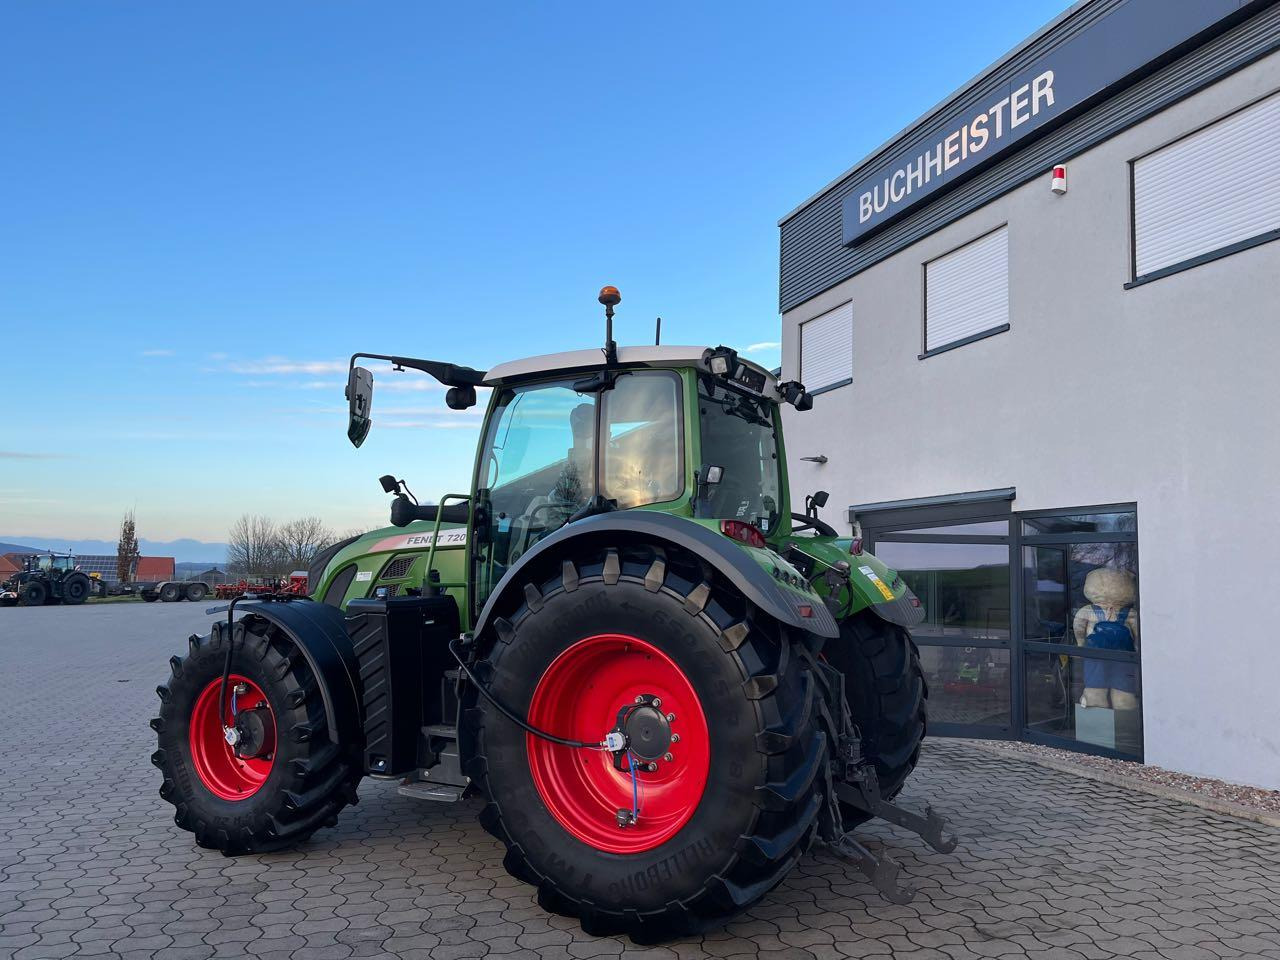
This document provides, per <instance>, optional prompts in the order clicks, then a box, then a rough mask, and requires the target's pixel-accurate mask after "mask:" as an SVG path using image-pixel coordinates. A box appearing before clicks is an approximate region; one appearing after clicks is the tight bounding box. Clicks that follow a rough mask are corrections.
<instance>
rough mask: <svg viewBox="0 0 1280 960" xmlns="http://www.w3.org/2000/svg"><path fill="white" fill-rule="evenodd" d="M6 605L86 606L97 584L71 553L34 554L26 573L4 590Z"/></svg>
mask: <svg viewBox="0 0 1280 960" xmlns="http://www.w3.org/2000/svg"><path fill="white" fill-rule="evenodd" d="M0 592H2V594H3V595H2V596H0V599H2V600H3V601H4V602H6V603H8V604H10V605H12V604H14V603H20V604H22V605H23V606H24V607H40V606H44V605H45V604H47V603H67V604H77V603H84V602H85V600H87V599H88V598H89V595H90V594H91V593H92V592H93V582H92V581H91V580H90V579H89V576H88V574H86V573H83V572H82V571H81V570H80V568H79V566H78V565H77V563H76V558H75V555H74V554H70V553H52V552H45V553H33V554H31V555H30V556H27V557H25V558H24V559H23V561H22V570H21V571H20V572H18V573H15V574H14V575H13V576H12V577H10V578H9V580H8V581H6V582H5V584H4V586H3V587H2V588H0Z"/></svg>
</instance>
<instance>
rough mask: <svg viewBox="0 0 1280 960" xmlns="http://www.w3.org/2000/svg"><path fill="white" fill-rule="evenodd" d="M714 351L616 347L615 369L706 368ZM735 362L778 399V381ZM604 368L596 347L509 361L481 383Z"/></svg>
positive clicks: (503, 382) (749, 364)
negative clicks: (755, 375)
mask: <svg viewBox="0 0 1280 960" xmlns="http://www.w3.org/2000/svg"><path fill="white" fill-rule="evenodd" d="M714 349H715V348H714V347H696V346H674V345H673V346H660V347H619V348H618V362H617V364H616V365H615V366H617V367H622V368H628V367H630V368H637V367H640V368H644V367H650V368H664V367H665V368H671V367H693V366H696V367H701V368H702V369H706V366H705V358H706V356H707V355H708V354H709V353H710V352H711V351H713V350H714ZM738 362H739V363H741V364H743V365H744V366H746V367H749V368H750V369H752V370H755V371H756V372H757V373H759V374H762V375H763V377H764V389H763V390H762V391H760V392H761V393H762V394H763V395H764V396H766V397H768V398H769V399H771V400H777V399H779V395H778V390H777V380H776V378H775V377H774V376H773V374H772V373H771V372H770V371H769V370H767V369H765V368H764V367H762V366H760V365H759V364H755V363H752V362H751V361H750V360H747V359H744V358H743V357H738ZM605 365H606V364H605V354H604V351H603V350H602V349H600V348H598V347H597V348H593V349H589V350H568V351H565V352H564V353H548V354H544V355H542V356H540V357H526V358H525V359H523V360H510V361H508V362H507V363H500V364H498V365H497V366H496V367H494V368H492V369H491V370H490V371H489V372H488V373H487V374H486V375H485V380H484V384H485V386H488V387H502V386H507V385H509V384H512V383H518V382H521V381H525V380H536V379H541V378H544V377H547V376H549V375H550V376H553V375H555V374H559V373H564V374H570V375H572V374H577V373H582V372H586V371H590V370H603V369H604V368H605Z"/></svg>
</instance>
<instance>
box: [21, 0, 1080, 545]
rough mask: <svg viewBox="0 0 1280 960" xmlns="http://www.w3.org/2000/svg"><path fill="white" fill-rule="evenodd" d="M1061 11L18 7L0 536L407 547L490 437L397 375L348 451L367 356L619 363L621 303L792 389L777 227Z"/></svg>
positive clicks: (1007, 6)
mask: <svg viewBox="0 0 1280 960" xmlns="http://www.w3.org/2000/svg"><path fill="white" fill-rule="evenodd" d="M1065 6H1066V4H1065V2H1064V0H1054V2H1041V0H1026V2H1017V3H1013V2H1006V3H995V2H989V0H973V2H968V3H964V4H957V3H929V2H919V3H915V4H912V5H909V6H908V5H899V4H885V3H878V4H868V3H833V4H785V5H784V4H764V3H733V4H711V3H707V4H667V3H659V4H630V5H605V4H585V3H583V4H571V3H544V4H529V3H522V4H515V3H510V4H504V3H496V4H486V5H475V4H454V5H449V6H445V5H442V4H441V5H437V4H425V3H362V4H357V3H338V2H314V0H309V2H305V3H301V2H295V3H289V2H274V3H271V4H260V3H237V2H218V3H197V2H189V3H180V4H178V3H172V4H161V3H142V2H127V3H126V2H98V0H95V2H84V3H81V2H70V0H65V2H58V3H39V2H34V0H33V2H26V3H17V2H10V3H8V4H6V7H5V13H4V24H5V26H4V29H3V31H0V83H2V84H3V89H4V91H5V95H4V98H3V105H2V106H0V143H3V149H0V344H2V345H0V372H2V373H3V383H4V388H5V396H6V398H7V402H6V404H5V415H4V418H3V420H2V421H0V535H20V534H32V535H40V536H47V537H107V538H110V537H113V536H114V534H115V532H116V529H117V527H118V523H119V518H120V515H121V513H122V511H124V510H125V509H128V508H131V507H132V508H135V509H136V511H137V515H138V521H139V530H140V533H142V534H144V535H146V536H148V537H151V538H154V539H171V538H176V537H184V536H185V537H196V538H199V539H206V540H220V539H223V538H224V535H225V533H226V529H227V527H228V526H229V525H230V523H231V522H232V520H233V519H234V518H235V517H236V516H238V515H239V514H240V513H243V512H262V513H267V514H270V515H272V516H275V517H277V518H280V519H287V518H289V517H292V516H297V515H302V514H312V513H314V514H318V515H320V516H322V517H324V518H325V519H326V521H327V522H328V523H329V524H330V525H331V526H333V527H335V528H337V529H344V528H349V527H355V526H372V525H376V524H381V523H383V522H385V517H386V498H385V496H384V495H383V494H382V493H381V491H380V489H379V488H378V485H377V480H376V478H377V477H378V475H380V474H382V473H387V472H395V473H397V474H402V475H404V476H405V477H406V478H407V479H408V480H409V482H410V485H411V486H412V487H413V488H414V490H415V491H416V492H418V493H419V495H421V496H432V497H436V496H439V495H441V494H443V493H446V492H449V491H456V490H462V489H464V488H465V487H466V486H467V483H468V477H469V474H470V469H471V458H472V452H473V449H474V445H475V440H476V424H477V422H478V416H476V415H474V414H475V411H472V412H471V413H470V414H454V413H451V412H449V411H448V410H447V409H446V408H445V407H444V404H443V398H442V396H441V393H440V391H439V390H437V389H434V387H433V386H432V382H431V381H428V380H426V379H425V378H416V377H415V376H414V375H412V374H405V375H400V376H399V377H398V378H396V379H395V380H394V381H393V380H392V378H391V376H390V375H386V376H379V377H378V383H377V399H376V401H375V412H376V416H377V422H376V424H375V427H374V430H373V432H372V434H371V435H370V438H369V440H368V441H367V442H366V444H365V445H364V447H362V448H361V449H360V450H359V451H356V450H353V449H352V448H351V447H350V446H349V445H348V444H347V443H346V440H345V438H344V425H345V422H344V421H345V415H344V412H343V402H342V383H343V373H342V372H341V371H342V369H344V368H345V358H346V357H347V356H349V355H350V354H351V353H352V352H354V351H356V350H368V351H372V352H386V353H391V352H395V353H405V354H410V355H415V356H426V357H432V358H438V359H449V360H455V361H459V362H463V363H468V364H472V365H475V366H478V367H482V368H483V367H487V366H490V365H492V364H494V363H497V362H499V361H501V360H504V359H512V358H515V357H519V356H524V355H528V354H536V353H546V352H552V351H557V350H562V349H570V348H575V347H582V346H594V345H596V344H597V342H598V341H599V340H600V338H601V329H600V328H601V322H600V311H599V307H598V305H597V304H596V303H595V293H596V291H597V290H598V288H599V287H600V285H601V284H603V283H614V284H616V285H617V286H619V287H620V288H621V290H622V294H623V298H624V299H623V303H622V306H621V307H620V309H619V314H618V321H617V324H618V338H619V340H621V341H622V342H624V343H625V342H645V341H646V339H647V338H648V337H649V336H651V333H652V325H653V318H654V317H655V316H657V315H661V316H662V317H663V339H664V340H665V341H667V342H672V343H677V342H683V343H699V342H712V343H714V342H721V341H723V342H728V343H732V344H735V345H737V346H739V347H740V348H743V347H750V346H751V345H763V346H759V347H758V348H757V350H756V352H754V353H753V354H752V355H753V357H754V358H755V359H758V360H760V361H762V362H765V363H770V364H771V363H776V362H777V360H778V353H777V349H776V341H777V340H778V323H779V321H778V313H777V256H778V252H777V242H778V238H777V228H776V222H777V220H778V218H779V217H780V216H782V215H783V214H785V213H786V212H787V211H789V210H790V209H791V208H792V207H794V206H795V205H796V204H798V203H799V202H801V201H802V200H804V199H805V198H806V197H808V196H809V195H810V194H812V193H813V192H815V191H816V190H818V189H819V188H820V187H822V186H823V185H825V184H826V183H827V182H828V181H830V180H831V179H832V178H833V177H835V176H836V175H838V174H839V173H841V172H842V171H843V170H845V169H846V168H847V167H849V166H851V165H852V164H853V163H854V162H856V161H857V160H859V159H860V158H861V157H862V156H864V155H865V154H866V153H867V152H869V151H870V150H871V149H873V148H875V147H876V146H878V145H879V144H880V143H881V142H883V141H884V140H885V139H886V138H887V137H889V136H890V135H892V134H893V133H895V132H896V131H898V130H899V129H901V128H902V127H903V126H905V125H906V124H907V123H909V122H910V121H911V120H913V119H914V118H915V117H917V116H918V115H919V114H920V113H921V112H923V111H924V110H925V109H927V108H928V107H930V106H932V105H933V104H934V103H935V102H937V101H938V100H940V99H941V98H942V97H943V96H945V95H946V94H948V93H950V92H951V91H952V90H953V89H955V88H956V87H957V86H959V85H960V84H961V83H962V82H964V81H965V80H967V79H968V78H969V77H970V76H972V75H973V74H974V73H976V72H977V71H978V70H980V69H981V68H983V67H984V66H986V65H987V64H989V63H990V62H991V61H993V60H994V59H996V58H997V57H998V56H1000V55H1001V54H1002V53H1003V52H1005V51H1006V50H1007V49H1009V48H1010V47H1012V46H1014V45H1015V44H1017V43H1018V42H1019V41H1020V40H1021V39H1022V38H1024V37H1025V36H1027V35H1028V34H1029V33H1031V32H1032V31H1034V30H1035V29H1036V28H1038V27H1039V26H1040V25H1041V24H1043V23H1045V22H1046V21H1048V20H1049V19H1051V18H1052V17H1053V16H1054V15H1056V14H1057V13H1058V12H1059V11H1060V10H1061V9H1063V8H1064V7H1065ZM393 386H394V387H396V389H390V388H392V387H393ZM414 386H417V387H420V388H424V389H413V387H414ZM22 398H29V399H30V400H31V401H32V407H31V408H30V409H31V412H29V413H25V414H22V415H19V413H18V406H19V403H20V402H21V399H22Z"/></svg>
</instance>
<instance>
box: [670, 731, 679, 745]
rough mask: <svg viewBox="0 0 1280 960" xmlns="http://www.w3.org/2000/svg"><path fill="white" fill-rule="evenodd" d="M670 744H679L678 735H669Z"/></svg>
mask: <svg viewBox="0 0 1280 960" xmlns="http://www.w3.org/2000/svg"><path fill="white" fill-rule="evenodd" d="M671 742H672V743H679V742H680V734H678V733H673V734H672V735H671Z"/></svg>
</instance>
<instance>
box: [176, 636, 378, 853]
mask: <svg viewBox="0 0 1280 960" xmlns="http://www.w3.org/2000/svg"><path fill="white" fill-rule="evenodd" d="M234 639H235V650H234V652H233V654H232V658H231V678H230V682H229V683H228V684H227V696H226V701H224V702H223V704H222V706H223V709H222V710H220V709H219V692H220V690H221V687H222V671H223V667H224V664H225V662H226V653H227V648H226V643H227V641H228V637H227V628H226V624H223V623H218V624H215V625H214V628H213V631H212V633H211V634H210V635H209V636H204V637H197V636H193V637H192V638H191V641H190V651H189V653H188V655H187V656H186V657H181V658H180V657H174V658H172V659H171V660H170V661H169V664H170V668H171V671H172V676H170V678H169V680H168V682H166V683H163V684H161V685H160V686H159V687H157V688H156V693H158V694H159V695H160V716H158V717H156V718H155V719H154V720H152V721H151V727H152V729H154V730H155V731H156V734H157V741H158V744H157V749H156V751H155V753H153V754H152V755H151V762H152V763H153V764H155V765H156V766H157V767H159V768H160V770H161V772H162V773H163V774H164V783H163V784H162V785H161V787H160V796H161V797H163V798H164V799H165V800H167V801H169V803H171V804H173V805H174V807H175V808H176V811H175V813H174V817H173V819H174V822H175V823H177V824H178V826H180V827H182V828H183V829H184V830H190V831H191V832H192V833H194V834H195V836H196V842H197V843H198V844H200V846H202V847H210V848H212V849H215V850H221V851H222V852H223V853H226V854H239V853H262V852H265V851H270V850H278V849H281V848H282V847H286V846H291V845H292V844H295V843H298V842H300V841H302V840H305V839H306V838H307V837H309V836H311V834H312V833H314V832H315V831H316V830H318V829H319V828H320V827H326V826H333V825H334V823H336V821H337V814H338V811H339V810H341V809H342V808H343V807H345V806H347V805H348V804H351V803H355V802H356V784H357V782H358V781H359V779H360V771H359V770H358V769H357V768H356V767H355V766H354V765H353V764H352V763H351V762H350V761H349V757H348V755H347V753H346V752H345V751H344V750H343V749H341V748H340V747H338V746H337V745H335V744H334V743H332V742H331V741H330V739H329V729H328V725H327V723H326V720H325V710H324V701H323V698H322V695H321V691H320V687H319V681H318V680H317V678H316V677H315V675H314V674H313V673H312V672H311V669H310V667H309V666H308V665H307V661H306V659H305V658H304V657H303V656H302V655H301V654H300V653H299V652H298V651H297V649H296V647H294V645H293V643H292V642H291V641H290V640H289V639H288V638H287V637H285V635H284V634H283V633H281V632H280V630H279V629H278V628H277V627H276V626H275V625H274V624H271V623H269V622H267V621H266V620H264V619H262V618H261V617H252V616H249V617H246V618H244V619H243V620H241V621H239V622H238V623H236V625H235V629H234ZM233 706H234V712H235V716H236V722H235V724H234V727H235V729H236V730H237V731H238V732H240V734H241V742H240V745H239V746H238V747H237V748H236V749H233V748H232V747H231V745H230V744H229V743H228V742H227V739H226V737H225V735H224V730H223V717H224V715H228V714H230V713H231V712H232V709H231V708H232V707H233Z"/></svg>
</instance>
